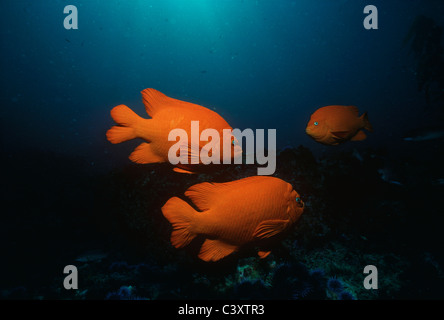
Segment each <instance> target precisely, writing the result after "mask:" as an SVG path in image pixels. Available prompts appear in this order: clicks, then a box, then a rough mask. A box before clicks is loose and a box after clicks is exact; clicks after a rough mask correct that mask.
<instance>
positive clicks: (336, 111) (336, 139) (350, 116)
mask: <svg viewBox="0 0 444 320" xmlns="http://www.w3.org/2000/svg"><path fill="white" fill-rule="evenodd" d="M362 129H366V130H368V131H373V129H372V125H371V124H370V122H369V121H368V117H367V112H364V114H363V115H361V116H359V110H358V108H357V107H355V106H327V107H323V108H319V109H318V110H316V111H315V112H314V113H313V114H312V115H311V118H310V121H309V122H308V124H307V128H306V129H305V132H306V133H307V134H308V135H309V136H310V137H312V138H313V139H314V140H316V141H317V142H320V143H323V144H327V145H337V144H340V143H343V142H345V141H348V140H352V141H360V140H364V139H365V138H366V137H367V136H366V134H365V133H364V131H362Z"/></svg>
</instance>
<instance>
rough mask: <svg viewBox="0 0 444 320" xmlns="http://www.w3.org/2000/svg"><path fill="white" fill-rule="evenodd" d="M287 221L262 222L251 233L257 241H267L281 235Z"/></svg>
mask: <svg viewBox="0 0 444 320" xmlns="http://www.w3.org/2000/svg"><path fill="white" fill-rule="evenodd" d="M288 223H289V221H288V220H277V219H276V220H265V221H262V222H261V223H260V224H259V225H258V226H257V228H256V230H255V231H254V233H253V237H255V238H257V239H267V238H270V237H272V236H274V235H277V234H278V233H281V232H282V231H284V230H285V228H286V227H287V225H288Z"/></svg>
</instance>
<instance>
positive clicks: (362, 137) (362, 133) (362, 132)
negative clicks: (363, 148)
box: [350, 130, 367, 141]
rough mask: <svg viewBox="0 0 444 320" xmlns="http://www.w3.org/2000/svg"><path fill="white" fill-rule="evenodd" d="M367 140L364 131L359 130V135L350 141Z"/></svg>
mask: <svg viewBox="0 0 444 320" xmlns="http://www.w3.org/2000/svg"><path fill="white" fill-rule="evenodd" d="M365 138H367V135H366V134H365V133H364V131H362V130H359V131H358V133H356V134H355V135H354V136H353V137H352V138H351V139H350V140H351V141H361V140H365Z"/></svg>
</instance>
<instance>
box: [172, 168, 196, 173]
mask: <svg viewBox="0 0 444 320" xmlns="http://www.w3.org/2000/svg"><path fill="white" fill-rule="evenodd" d="M173 171H174V172H177V173H188V174H195V172H192V171H189V170H185V169H181V168H177V167H176V168H174V169H173Z"/></svg>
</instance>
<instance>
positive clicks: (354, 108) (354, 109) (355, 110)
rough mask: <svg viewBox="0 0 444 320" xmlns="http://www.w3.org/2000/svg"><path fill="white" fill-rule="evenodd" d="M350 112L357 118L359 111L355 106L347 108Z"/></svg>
mask: <svg viewBox="0 0 444 320" xmlns="http://www.w3.org/2000/svg"><path fill="white" fill-rule="evenodd" d="M348 107H349V109H350V110H351V112H353V113H354V114H355V115H356V116H357V117H358V116H359V109H358V107H355V106H348Z"/></svg>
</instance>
